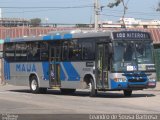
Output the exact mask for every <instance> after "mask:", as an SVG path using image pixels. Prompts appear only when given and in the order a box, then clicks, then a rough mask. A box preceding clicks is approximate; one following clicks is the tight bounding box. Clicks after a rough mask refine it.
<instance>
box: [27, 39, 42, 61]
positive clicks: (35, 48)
mask: <svg viewBox="0 0 160 120" xmlns="http://www.w3.org/2000/svg"><path fill="white" fill-rule="evenodd" d="M28 59H29V60H40V49H39V43H38V42H35V43H29V44H28Z"/></svg>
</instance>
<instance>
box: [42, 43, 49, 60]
mask: <svg viewBox="0 0 160 120" xmlns="http://www.w3.org/2000/svg"><path fill="white" fill-rule="evenodd" d="M40 56H41V60H48V56H49V52H48V43H47V42H42V43H40Z"/></svg>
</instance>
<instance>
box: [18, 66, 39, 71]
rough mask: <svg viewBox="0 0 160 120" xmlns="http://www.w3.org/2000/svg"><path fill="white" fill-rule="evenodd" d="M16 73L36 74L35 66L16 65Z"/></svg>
mask: <svg viewBox="0 0 160 120" xmlns="http://www.w3.org/2000/svg"><path fill="white" fill-rule="evenodd" d="M16 71H18V72H36V66H35V65H34V64H16Z"/></svg>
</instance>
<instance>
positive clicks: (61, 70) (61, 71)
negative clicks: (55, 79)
mask: <svg viewBox="0 0 160 120" xmlns="http://www.w3.org/2000/svg"><path fill="white" fill-rule="evenodd" d="M65 78H66V76H65V74H64V71H63V69H62V66H61V65H60V80H62V81H64V80H65Z"/></svg>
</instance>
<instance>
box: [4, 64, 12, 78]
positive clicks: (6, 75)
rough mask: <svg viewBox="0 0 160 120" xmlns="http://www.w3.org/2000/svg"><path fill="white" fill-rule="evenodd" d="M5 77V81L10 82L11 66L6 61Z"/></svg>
mask: <svg viewBox="0 0 160 120" xmlns="http://www.w3.org/2000/svg"><path fill="white" fill-rule="evenodd" d="M4 77H5V80H10V78H11V77H10V64H9V63H8V62H7V61H4Z"/></svg>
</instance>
